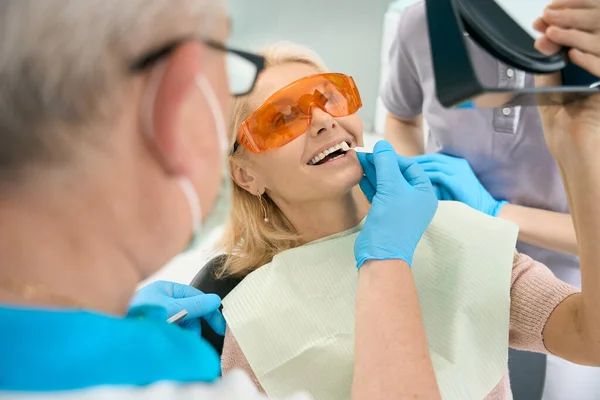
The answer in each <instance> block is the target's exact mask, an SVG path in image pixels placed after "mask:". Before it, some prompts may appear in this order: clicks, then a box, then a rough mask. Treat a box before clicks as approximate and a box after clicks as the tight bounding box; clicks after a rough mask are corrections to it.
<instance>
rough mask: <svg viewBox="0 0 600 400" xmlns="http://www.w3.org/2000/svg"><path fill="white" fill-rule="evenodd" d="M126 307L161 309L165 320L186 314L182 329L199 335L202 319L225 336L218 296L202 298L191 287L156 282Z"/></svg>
mask: <svg viewBox="0 0 600 400" xmlns="http://www.w3.org/2000/svg"><path fill="white" fill-rule="evenodd" d="M129 306H130V308H131V309H134V308H136V307H145V306H158V307H162V308H163V309H165V310H166V311H167V316H166V318H170V317H172V316H173V315H175V314H177V313H178V312H180V311H181V310H187V312H188V315H187V316H186V317H185V318H184V319H183V320H182V321H181V322H180V323H179V325H181V326H182V327H184V328H186V329H190V330H194V331H196V332H198V333H200V318H203V319H205V320H206V322H208V324H209V325H210V327H211V328H212V329H213V330H214V331H215V332H216V333H218V334H219V335H224V334H225V319H224V318H223V315H222V314H221V312H220V311H219V307H220V306H221V299H220V298H219V296H217V295H216V294H204V293H203V292H201V291H200V290H198V289H196V288H194V287H192V286H188V285H182V284H180V283H175V282H167V281H157V282H154V283H151V284H149V285H147V286H144V287H143V288H141V289H140V290H138V291H137V292H136V293H135V295H134V296H133V299H132V300H131V302H130V304H129Z"/></svg>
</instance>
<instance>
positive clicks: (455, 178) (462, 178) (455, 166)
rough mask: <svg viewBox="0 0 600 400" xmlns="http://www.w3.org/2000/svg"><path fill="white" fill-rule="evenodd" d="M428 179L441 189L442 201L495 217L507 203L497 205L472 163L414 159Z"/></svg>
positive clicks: (428, 156)
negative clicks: (472, 167)
mask: <svg viewBox="0 0 600 400" xmlns="http://www.w3.org/2000/svg"><path fill="white" fill-rule="evenodd" d="M412 160H414V161H416V162H417V163H419V165H420V166H421V167H422V168H423V170H425V172H426V173H427V175H428V176H429V179H431V182H433V183H434V184H436V185H438V186H440V195H441V199H440V200H455V201H460V202H462V203H465V204H466V205H468V206H469V207H472V208H474V209H476V210H478V211H481V212H483V213H485V214H487V215H491V216H492V217H495V216H497V215H498V213H499V212H500V209H501V208H502V206H504V205H505V204H507V202H506V201H498V200H496V199H494V198H493V197H492V195H491V194H490V193H489V192H488V191H487V190H486V189H485V188H484V187H483V185H482V184H481V183H480V182H479V180H478V179H477V176H475V173H474V172H473V170H472V169H471V166H470V165H469V162H468V161H467V160H465V159H462V158H456V157H450V156H447V155H444V154H437V153H436V154H424V155H421V156H416V157H413V158H412Z"/></svg>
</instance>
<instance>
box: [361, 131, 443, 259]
mask: <svg viewBox="0 0 600 400" xmlns="http://www.w3.org/2000/svg"><path fill="white" fill-rule="evenodd" d="M357 155H358V159H359V161H360V163H361V165H362V167H363V170H364V173H365V177H363V179H362V180H361V182H360V187H361V189H362V191H363V192H364V193H365V195H366V196H367V198H368V199H369V201H370V202H371V209H370V211H369V214H368V215H367V220H366V222H365V226H364V227H363V230H362V232H361V233H360V234H359V235H358V238H357V239H356V242H355V243H354V256H355V257H356V265H357V267H358V268H360V267H361V266H362V265H363V264H364V263H365V261H368V260H389V259H400V260H404V261H406V262H407V263H408V264H409V265H411V264H412V258H413V254H414V252H415V248H416V247H417V244H418V243H419V240H421V236H423V233H424V232H425V230H426V229H427V227H428V226H429V224H430V223H431V220H432V219H433V216H434V215H435V212H436V210H437V204H438V202H437V198H436V196H435V193H434V190H433V187H432V185H431V182H430V181H429V179H428V178H427V175H425V173H424V172H423V170H422V169H421V167H419V165H418V164H417V163H416V162H414V161H411V160H410V159H408V158H405V157H402V156H399V155H397V154H396V152H395V151H394V148H393V147H392V145H391V144H389V143H388V142H386V141H380V142H378V143H377V144H376V145H375V150H374V152H373V154H365V153H357Z"/></svg>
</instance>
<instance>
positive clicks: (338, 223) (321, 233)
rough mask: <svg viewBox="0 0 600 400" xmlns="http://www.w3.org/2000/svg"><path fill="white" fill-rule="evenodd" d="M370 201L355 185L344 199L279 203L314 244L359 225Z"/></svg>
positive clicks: (293, 223)
mask: <svg viewBox="0 0 600 400" xmlns="http://www.w3.org/2000/svg"><path fill="white" fill-rule="evenodd" d="M370 206H371V205H370V204H369V201H368V200H367V198H366V197H365V195H364V194H363V193H362V192H361V190H360V188H359V187H358V186H356V187H355V188H354V189H353V190H352V191H351V192H350V193H348V194H347V195H345V196H344V197H342V198H337V199H327V200H319V202H306V203H302V204H297V203H296V204H293V205H292V204H279V207H280V208H281V210H282V211H283V213H284V214H285V215H286V216H287V217H288V219H289V220H290V222H291V223H292V225H294V227H295V228H296V230H297V231H298V233H299V234H300V236H301V237H302V240H303V241H304V242H312V241H314V240H318V239H321V238H324V237H327V236H329V235H333V234H336V233H340V232H343V231H346V230H348V229H351V228H353V227H355V226H356V225H358V224H359V223H360V221H362V219H363V218H364V217H365V216H366V215H367V213H368V212H369V208H370Z"/></svg>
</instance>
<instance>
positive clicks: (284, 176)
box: [254, 137, 304, 193]
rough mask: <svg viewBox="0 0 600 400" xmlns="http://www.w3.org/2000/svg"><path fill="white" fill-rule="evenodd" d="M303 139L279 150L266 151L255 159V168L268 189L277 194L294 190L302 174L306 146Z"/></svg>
mask: <svg viewBox="0 0 600 400" xmlns="http://www.w3.org/2000/svg"><path fill="white" fill-rule="evenodd" d="M301 142H302V137H300V138H298V139H297V140H294V141H292V142H290V143H288V144H287V145H285V146H283V147H280V148H278V149H274V150H270V151H266V152H264V153H262V154H259V155H257V156H256V157H255V161H254V166H255V168H256V170H257V171H259V174H260V176H261V177H262V178H263V183H264V185H265V187H266V188H267V189H269V190H270V191H271V192H275V193H286V192H289V190H290V189H293V188H294V186H295V185H292V184H291V183H292V182H295V181H296V182H298V179H299V177H300V176H301V174H302V168H301V155H302V149H303V146H304V144H303V143H301Z"/></svg>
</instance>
